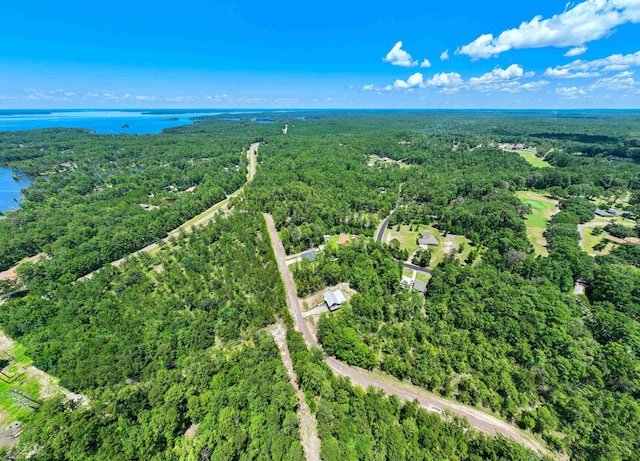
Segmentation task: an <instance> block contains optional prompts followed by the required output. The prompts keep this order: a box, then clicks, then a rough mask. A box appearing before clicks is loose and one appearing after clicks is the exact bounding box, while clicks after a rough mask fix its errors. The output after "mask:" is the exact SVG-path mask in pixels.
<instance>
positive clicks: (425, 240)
mask: <svg viewBox="0 0 640 461" xmlns="http://www.w3.org/2000/svg"><path fill="white" fill-rule="evenodd" d="M418 245H425V246H426V245H433V246H438V239H437V238H436V237H435V236H434V235H433V234H429V233H426V234H422V236H421V237H420V238H419V239H418Z"/></svg>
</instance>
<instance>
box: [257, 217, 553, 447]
mask: <svg viewBox="0 0 640 461" xmlns="http://www.w3.org/2000/svg"><path fill="white" fill-rule="evenodd" d="M264 218H265V221H266V222H267V229H268V230H269V236H270V238H271V243H272V247H273V251H274V254H275V257H276V261H277V263H278V269H279V270H280V275H281V277H282V281H283V283H284V286H285V290H286V292H287V293H286V295H287V306H288V307H289V312H290V313H291V316H292V317H293V319H294V321H295V327H296V330H297V331H299V332H300V333H301V334H302V336H303V337H304V340H305V341H306V343H307V346H316V347H320V345H319V343H318V340H317V339H316V337H315V335H313V334H312V333H311V331H310V330H309V328H308V326H307V323H306V321H305V320H304V318H303V317H302V310H301V308H300V301H299V299H298V294H297V291H296V286H295V283H294V281H293V277H292V275H291V272H290V271H289V268H288V267H287V263H286V260H285V251H284V247H283V246H282V242H281V241H280V237H279V236H278V232H277V230H276V227H275V223H274V221H273V218H272V217H271V216H270V215H268V214H265V215H264ZM325 363H326V364H327V365H328V366H329V367H330V368H331V369H332V370H333V372H334V373H335V374H337V375H341V376H346V377H349V378H350V379H351V382H352V383H354V384H357V385H359V386H362V387H363V388H367V387H368V386H373V387H376V388H378V389H382V390H383V391H385V392H386V393H388V394H396V395H397V396H398V397H400V398H401V399H402V400H411V401H413V400H418V402H420V405H421V406H422V407H423V408H425V409H426V410H428V411H435V412H438V413H441V412H443V411H444V410H448V411H450V412H451V413H453V414H455V415H458V416H461V417H463V418H466V419H467V421H469V424H470V425H471V426H472V427H474V428H475V429H477V430H479V431H481V432H484V433H487V434H491V435H495V434H502V435H503V436H505V437H509V438H511V439H513V440H515V441H516V442H518V443H521V444H523V445H524V446H526V447H527V448H530V449H531V450H534V451H537V452H538V453H540V454H550V452H549V451H548V450H547V449H546V448H545V447H544V445H543V443H542V442H540V441H538V440H536V439H535V438H534V437H533V435H531V434H528V433H526V432H524V431H521V430H520V429H518V428H516V427H514V426H512V425H510V424H508V423H506V422H505V421H502V420H500V419H498V418H496V417H495V416H492V415H490V414H488V413H485V412H483V411H481V410H479V409H477V408H474V407H470V406H467V405H463V404H461V403H457V402H454V401H451V400H447V399H444V398H442V397H439V396H437V395H435V394H431V393H429V392H428V391H426V390H424V389H422V388H419V387H416V386H413V385H411V384H408V383H405V382H401V381H399V380H396V379H394V378H392V377H390V376H387V375H384V376H382V375H381V377H378V376H376V375H375V374H374V373H370V372H367V371H365V370H362V369H359V368H357V367H352V366H350V365H347V364H346V363H344V362H341V361H339V360H337V359H335V358H333V357H327V358H326V359H325Z"/></svg>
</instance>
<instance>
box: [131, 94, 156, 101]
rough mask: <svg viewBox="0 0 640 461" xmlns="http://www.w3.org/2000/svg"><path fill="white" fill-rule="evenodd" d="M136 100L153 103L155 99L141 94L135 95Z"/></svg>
mask: <svg viewBox="0 0 640 461" xmlns="http://www.w3.org/2000/svg"><path fill="white" fill-rule="evenodd" d="M136 99H137V100H138V101H155V100H156V99H157V98H156V97H155V96H146V95H143V94H138V95H136Z"/></svg>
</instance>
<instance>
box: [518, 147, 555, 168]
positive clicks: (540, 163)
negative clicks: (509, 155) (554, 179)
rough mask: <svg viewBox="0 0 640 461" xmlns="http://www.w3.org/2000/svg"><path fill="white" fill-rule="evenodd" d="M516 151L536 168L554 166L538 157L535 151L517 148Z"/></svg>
mask: <svg viewBox="0 0 640 461" xmlns="http://www.w3.org/2000/svg"><path fill="white" fill-rule="evenodd" d="M514 152H517V153H518V155H519V156H520V157H522V158H523V159H525V160H526V161H527V162H529V164H530V165H532V166H534V167H536V168H553V165H551V164H550V163H549V162H547V161H546V160H544V159H542V158H540V157H537V156H536V153H535V152H532V151H526V150H517V151H514Z"/></svg>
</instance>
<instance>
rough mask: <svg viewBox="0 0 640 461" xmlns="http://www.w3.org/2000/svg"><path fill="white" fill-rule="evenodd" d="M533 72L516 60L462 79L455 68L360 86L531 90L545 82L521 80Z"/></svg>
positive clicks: (445, 90) (448, 90)
mask: <svg viewBox="0 0 640 461" xmlns="http://www.w3.org/2000/svg"><path fill="white" fill-rule="evenodd" d="M534 75H535V73H534V72H525V71H524V69H523V68H522V67H521V66H520V65H518V64H512V65H511V66H509V67H507V68H506V69H502V68H500V67H496V68H495V69H493V70H492V71H491V72H487V73H485V74H483V75H481V76H479V77H471V78H470V79H468V80H466V81H465V80H464V79H463V78H462V75H460V74H459V73H457V72H441V73H437V74H435V75H434V76H433V77H431V78H430V79H427V80H425V78H424V76H423V74H422V73H420V72H416V73H415V74H413V75H411V76H410V77H409V78H408V79H407V80H406V81H405V80H401V79H398V80H396V81H395V82H393V84H391V85H387V86H385V87H382V88H381V87H376V86H374V85H365V86H364V87H363V90H376V91H391V90H408V91H413V90H415V89H417V88H439V90H440V93H445V94H452V93H457V92H458V91H460V90H470V91H482V92H491V91H502V92H508V93H520V92H521V91H523V90H526V91H535V90H538V89H540V88H542V87H544V86H546V85H548V84H549V82H548V81H547V80H539V81H535V82H528V83H524V84H523V83H521V79H523V78H531V77H533V76H534Z"/></svg>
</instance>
